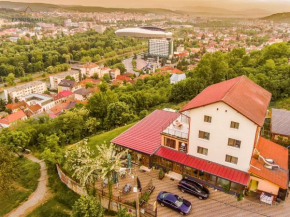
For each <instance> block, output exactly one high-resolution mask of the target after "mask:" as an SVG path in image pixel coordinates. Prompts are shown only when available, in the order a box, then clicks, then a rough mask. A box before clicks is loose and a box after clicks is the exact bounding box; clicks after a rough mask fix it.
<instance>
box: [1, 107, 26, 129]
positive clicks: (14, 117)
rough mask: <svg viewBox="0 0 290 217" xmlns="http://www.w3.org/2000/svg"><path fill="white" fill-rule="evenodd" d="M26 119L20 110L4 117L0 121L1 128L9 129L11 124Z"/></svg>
mask: <svg viewBox="0 0 290 217" xmlns="http://www.w3.org/2000/svg"><path fill="white" fill-rule="evenodd" d="M26 118H27V117H26V115H25V113H24V112H23V111H22V110H19V111H17V112H15V113H13V114H11V115H7V116H6V117H4V118H2V119H0V126H1V127H9V126H10V125H11V124H12V123H13V122H15V121H18V120H25V119H26Z"/></svg>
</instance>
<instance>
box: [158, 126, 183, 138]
mask: <svg viewBox="0 0 290 217" xmlns="http://www.w3.org/2000/svg"><path fill="white" fill-rule="evenodd" d="M163 133H166V134H169V135H172V136H176V137H179V138H183V139H188V133H185V132H181V131H179V130H173V129H170V128H167V129H165V130H164V131H163Z"/></svg>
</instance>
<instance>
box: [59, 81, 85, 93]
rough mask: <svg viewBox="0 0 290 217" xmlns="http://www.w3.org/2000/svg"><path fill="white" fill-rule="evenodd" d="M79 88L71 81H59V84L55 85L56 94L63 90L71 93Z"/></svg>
mask: <svg viewBox="0 0 290 217" xmlns="http://www.w3.org/2000/svg"><path fill="white" fill-rule="evenodd" d="M79 88H81V86H80V85H79V84H78V83H77V82H75V81H72V80H67V79H63V80H61V81H60V82H59V84H58V85H57V90H58V93H59V92H62V91H64V90H67V91H72V92H73V91H75V90H77V89H79Z"/></svg>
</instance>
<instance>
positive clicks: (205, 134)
mask: <svg viewBox="0 0 290 217" xmlns="http://www.w3.org/2000/svg"><path fill="white" fill-rule="evenodd" d="M209 135H210V133H207V132H203V131H199V134H198V137H199V138H201V139H207V140H209Z"/></svg>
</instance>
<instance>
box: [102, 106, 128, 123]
mask: <svg viewBox="0 0 290 217" xmlns="http://www.w3.org/2000/svg"><path fill="white" fill-rule="evenodd" d="M128 116H129V118H128ZM128 121H130V112H129V106H128V105H127V104H126V103H124V102H113V103H111V104H109V105H108V113H107V117H106V123H107V125H108V126H109V128H110V127H111V126H113V127H115V126H120V125H122V124H125V123H127V122H128Z"/></svg>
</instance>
